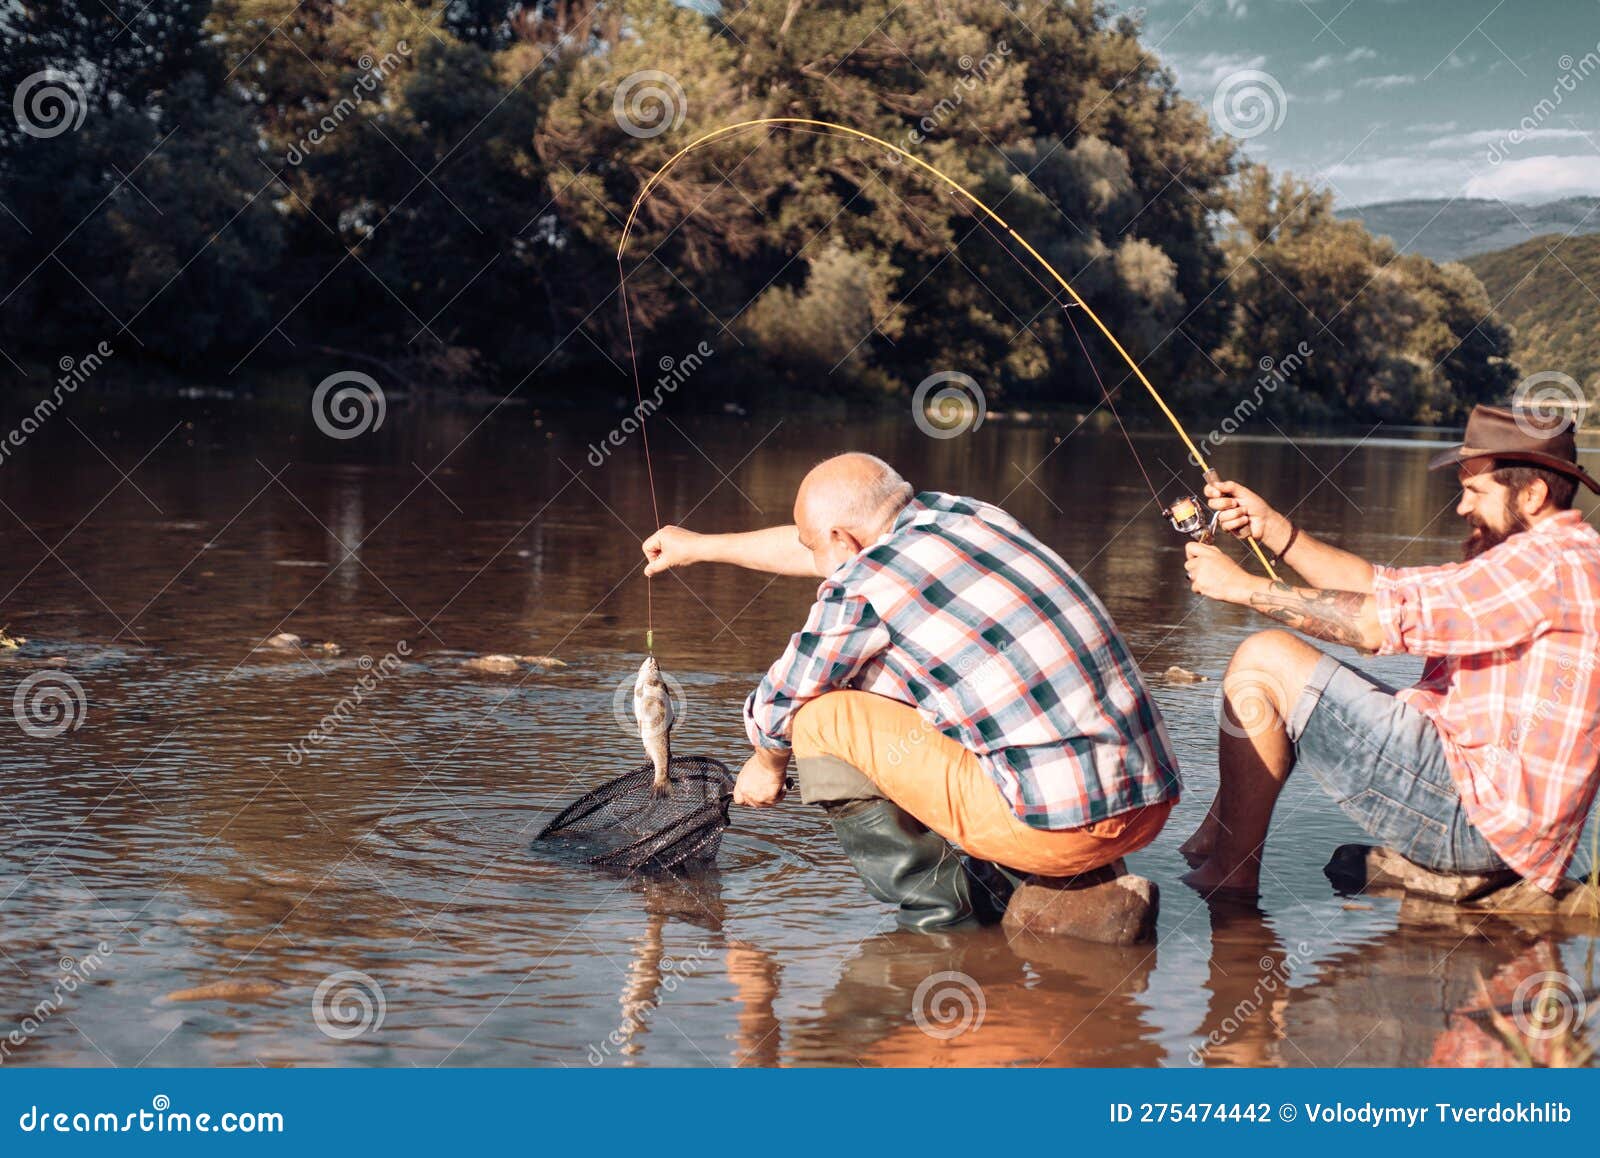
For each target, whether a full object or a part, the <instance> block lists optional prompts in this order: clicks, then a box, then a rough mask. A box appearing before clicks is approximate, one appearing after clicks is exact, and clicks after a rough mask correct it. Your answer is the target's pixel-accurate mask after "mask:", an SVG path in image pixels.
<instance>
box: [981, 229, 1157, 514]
mask: <svg viewBox="0 0 1600 1158" xmlns="http://www.w3.org/2000/svg"><path fill="white" fill-rule="evenodd" d="M973 220H974V221H975V222H976V223H977V225H978V227H979V228H981V229H982V230H983V231H984V233H985V234H986V235H988V237H989V238H991V239H992V240H993V241H994V243H995V244H996V245H997V246H999V247H1000V249H1001V250H1002V251H1003V252H1004V253H1005V255H1006V256H1007V257H1009V258H1010V259H1011V260H1012V261H1014V262H1016V263H1017V265H1018V266H1020V267H1021V269H1022V271H1023V272H1024V273H1026V274H1027V275H1028V276H1029V277H1030V278H1032V279H1033V283H1034V284H1035V285H1036V286H1038V287H1039V288H1040V289H1042V290H1044V292H1045V293H1046V294H1047V295H1048V296H1049V298H1050V301H1051V302H1052V303H1054V304H1055V305H1057V306H1059V307H1060V308H1061V314H1062V316H1063V317H1064V318H1066V319H1067V325H1069V326H1071V327H1072V336H1073V337H1074V338H1076V339H1077V340H1078V349H1079V350H1080V351H1082V353H1083V360H1084V362H1085V363H1087V364H1088V367H1089V372H1090V373H1091V374H1093V375H1094V381H1095V385H1096V386H1098V387H1099V388H1100V397H1101V400H1102V401H1104V402H1105V404H1106V408H1107V409H1108V410H1110V411H1111V417H1113V418H1115V419H1116V421H1117V429H1118V430H1120V431H1122V438H1123V441H1124V442H1126V443H1127V444H1128V453H1129V454H1130V455H1131V456H1132V457H1133V462H1134V465H1135V466H1137V467H1138V468H1139V473H1140V474H1141V475H1143V476H1144V485H1145V486H1147V487H1149V488H1150V497H1151V498H1153V499H1154V500H1155V502H1156V506H1157V507H1160V506H1161V503H1162V499H1161V492H1160V491H1159V490H1157V489H1156V484H1155V482H1154V481H1153V480H1152V479H1151V478H1150V472H1149V471H1148V470H1146V469H1145V465H1144V456H1143V455H1141V454H1140V453H1139V448H1138V447H1136V446H1134V444H1133V436H1132V435H1130V434H1129V433H1128V427H1127V426H1126V424H1124V423H1123V421H1122V414H1121V413H1120V412H1119V411H1118V410H1117V404H1116V402H1115V401H1113V400H1112V397H1111V391H1110V390H1109V389H1107V387H1106V383H1105V379H1104V378H1102V377H1101V376H1100V367H1098V366H1096V365H1095V361H1094V358H1093V357H1092V356H1091V355H1090V353H1089V346H1088V343H1086V342H1085V341H1084V340H1083V334H1082V333H1081V332H1079V330H1078V323H1077V322H1076V321H1074V320H1073V318H1072V311H1073V310H1075V309H1077V308H1078V307H1077V306H1075V305H1073V304H1072V303H1071V302H1064V301H1062V300H1061V297H1060V295H1059V294H1057V293H1055V292H1053V291H1052V290H1051V289H1050V287H1049V286H1047V285H1045V283H1044V282H1043V281H1041V280H1040V278H1039V275H1038V274H1036V273H1034V272H1033V270H1031V269H1029V268H1028V265H1027V263H1026V262H1024V261H1023V260H1022V259H1021V258H1020V257H1018V256H1017V254H1016V251H1015V250H1013V249H1012V248H1011V247H1010V246H1009V245H1007V244H1006V242H1005V239H1004V238H1002V237H1000V236H999V235H998V234H996V233H995V231H994V230H992V229H990V228H989V226H988V224H987V223H986V222H985V221H984V220H983V218H981V217H976V218H973ZM1030 324H1031V323H1030ZM1024 328H1028V327H1026V326H1025V327H1024ZM1121 388H1122V387H1121V386H1120V385H1119V386H1118V387H1117V389H1119V390H1120V389H1121Z"/></svg>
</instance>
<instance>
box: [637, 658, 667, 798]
mask: <svg viewBox="0 0 1600 1158" xmlns="http://www.w3.org/2000/svg"><path fill="white" fill-rule="evenodd" d="M633 715H634V718H635V719H636V720H638V721H639V738H640V739H641V740H643V741H644V750H645V755H647V756H649V757H650V763H651V764H653V765H655V769H656V775H655V779H653V780H652V781H651V782H650V792H651V794H652V795H655V796H665V795H667V794H668V793H669V792H671V791H672V785H671V784H670V783H669V782H668V780H667V764H668V762H669V761H670V760H671V759H672V736H671V733H672V725H673V722H674V721H673V715H672V697H671V696H670V695H669V694H668V693H667V685H666V684H664V683H662V682H661V669H660V667H658V666H657V665H656V657H655V656H653V655H647V656H645V659H644V663H642V664H640V665H639V678H638V679H636V680H634V681H633Z"/></svg>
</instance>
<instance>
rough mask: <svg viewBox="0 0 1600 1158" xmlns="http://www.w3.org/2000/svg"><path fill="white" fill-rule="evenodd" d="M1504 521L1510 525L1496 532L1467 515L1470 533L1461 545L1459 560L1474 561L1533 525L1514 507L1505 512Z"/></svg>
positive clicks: (1484, 523)
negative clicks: (1470, 528)
mask: <svg viewBox="0 0 1600 1158" xmlns="http://www.w3.org/2000/svg"><path fill="white" fill-rule="evenodd" d="M1506 519H1507V521H1508V522H1509V524H1510V525H1509V526H1507V527H1506V528H1505V529H1504V530H1497V529H1496V528H1494V527H1491V526H1490V525H1489V524H1488V523H1486V522H1484V521H1483V520H1482V519H1481V518H1479V517H1478V516H1477V515H1468V516H1467V522H1468V523H1469V524H1470V525H1471V527H1472V533H1471V534H1470V535H1468V536H1467V541H1466V542H1465V543H1462V544H1461V558H1462V559H1463V560H1467V559H1476V558H1477V557H1478V556H1479V555H1481V554H1483V553H1484V552H1485V551H1489V550H1492V549H1494V548H1495V547H1498V546H1499V545H1500V544H1501V543H1504V542H1505V541H1506V540H1507V539H1509V538H1511V536H1512V535H1515V534H1517V533H1518V532H1521V531H1526V530H1527V529H1528V528H1529V527H1530V526H1532V525H1533V524H1531V523H1530V522H1528V519H1527V516H1526V515H1524V514H1523V513H1522V512H1521V511H1519V510H1517V509H1516V508H1515V507H1513V508H1512V509H1511V510H1509V511H1507V512H1506Z"/></svg>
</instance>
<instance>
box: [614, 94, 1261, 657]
mask: <svg viewBox="0 0 1600 1158" xmlns="http://www.w3.org/2000/svg"><path fill="white" fill-rule="evenodd" d="M754 128H774V129H794V130H801V131H810V132H817V133H819V134H821V135H830V134H831V135H834V136H841V137H846V138H853V139H855V140H860V141H865V142H867V143H868V144H871V145H876V146H877V147H878V148H880V149H885V150H887V151H888V152H889V153H891V154H892V155H894V156H896V157H899V158H900V159H901V160H904V161H908V162H910V163H911V164H912V165H914V166H915V167H916V168H918V169H920V170H922V171H923V172H925V173H927V174H928V175H929V176H931V177H933V178H934V179H935V180H937V181H939V182H940V183H942V184H943V185H945V186H946V187H947V188H949V189H950V190H951V191H952V192H953V193H955V194H957V195H958V196H960V197H963V198H965V199H966V200H967V201H968V202H970V203H971V205H972V206H973V208H974V209H976V210H977V211H978V212H979V213H981V214H982V215H983V217H986V218H988V219H989V220H990V221H992V222H993V223H994V224H995V225H996V226H998V227H999V228H1000V229H1002V230H1004V231H1005V233H1006V235H1007V236H1008V237H1010V238H1011V239H1012V240H1013V241H1015V242H1016V243H1017V245H1019V246H1021V247H1022V249H1023V250H1024V251H1025V252H1026V253H1027V254H1028V256H1030V257H1031V258H1033V259H1034V261H1036V262H1038V263H1039V265H1040V266H1041V267H1042V268H1043V269H1044V271H1045V272H1046V273H1047V274H1049V275H1050V277H1051V278H1052V279H1053V280H1054V281H1055V283H1056V284H1057V285H1059V286H1060V287H1061V288H1062V289H1063V290H1064V291H1066V294H1067V296H1068V297H1069V298H1070V299H1071V305H1072V306H1074V307H1076V308H1077V309H1080V310H1082V311H1083V313H1084V315H1085V316H1086V317H1087V318H1088V319H1089V320H1090V321H1092V322H1093V323H1094V324H1095V327H1096V328H1097V329H1098V330H1099V331H1100V332H1101V333H1102V334H1104V335H1105V337H1106V340H1107V341H1108V342H1110V343H1111V347H1112V349H1114V350H1116V352H1117V353H1118V354H1119V355H1120V356H1121V358H1122V360H1123V361H1124V362H1125V363H1127V366H1128V369H1129V370H1130V371H1131V372H1132V373H1133V376H1134V377H1135V378H1137V379H1138V380H1139V384H1140V385H1141V386H1143V387H1144V388H1145V390H1146V391H1148V392H1149V395H1150V397H1151V398H1152V399H1153V400H1154V401H1155V404H1156V407H1157V408H1158V409H1159V410H1160V411H1161V413H1162V414H1163V415H1164V416H1165V417H1166V419H1167V421H1168V422H1169V423H1171V424H1172V428H1173V430H1175V431H1177V433H1178V437H1179V438H1180V439H1182V441H1183V445H1184V447H1185V449H1187V450H1188V452H1189V454H1190V456H1191V457H1192V458H1193V460H1194V462H1195V465H1196V466H1198V467H1199V468H1200V470H1201V472H1202V474H1203V476H1204V478H1205V480H1206V482H1208V483H1215V482H1218V481H1219V479H1220V476H1219V475H1218V473H1217V471H1216V470H1215V469H1214V468H1213V467H1212V466H1211V464H1210V463H1208V462H1207V461H1206V458H1205V456H1204V455H1203V454H1201V453H1200V448H1199V447H1198V446H1196V445H1195V443H1194V440H1193V439H1192V438H1190V437H1189V432H1188V431H1187V430H1185V429H1184V427H1183V423H1182V422H1180V421H1179V420H1178V416H1177V415H1176V414H1174V413H1173V412H1172V408H1171V407H1170V406H1168V405H1167V401H1166V399H1165V398H1163V397H1162V396H1161V392H1160V391H1159V390H1157V389H1156V387H1155V384H1154V383H1153V382H1151V381H1150V379H1149V378H1148V377H1147V376H1146V375H1145V372H1144V371H1143V370H1142V369H1141V368H1140V367H1139V363H1138V362H1136V361H1134V359H1133V356H1132V355H1131V354H1129V353H1128V351H1127V349H1126V347H1124V346H1123V344H1122V343H1121V342H1119V341H1118V340H1117V336H1116V335H1115V334H1113V333H1112V332H1111V328H1110V327H1109V326H1107V325H1106V323H1105V322H1104V321H1103V320H1102V319H1101V317H1100V315H1099V314H1097V313H1095V311H1094V308H1093V307H1092V306H1090V305H1089V303H1088V302H1087V301H1085V300H1084V299H1083V296H1082V295H1081V294H1079V293H1078V291H1077V290H1076V289H1075V288H1073V285H1072V283H1071V282H1069V281H1067V279H1066V278H1065V277H1063V276H1062V275H1061V273H1060V271H1059V270H1057V269H1056V267H1055V266H1053V265H1051V264H1050V262H1049V261H1048V260H1047V259H1046V258H1045V256H1044V255H1043V254H1041V253H1040V252H1039V251H1038V250H1037V249H1035V248H1034V247H1033V246H1032V245H1031V244H1029V242H1028V239H1027V238H1025V237H1023V236H1022V235H1021V234H1020V233H1018V232H1017V231H1016V230H1015V229H1013V228H1012V227H1011V225H1010V223H1009V222H1007V221H1006V220H1005V218H1003V217H1001V216H1000V214H999V213H998V212H996V211H995V210H994V209H993V208H991V207H990V206H989V204H988V203H987V202H985V201H984V200H983V199H982V198H981V197H979V196H978V195H977V194H976V193H974V192H973V191H972V190H970V189H968V188H967V187H966V186H965V185H963V184H961V182H959V181H957V180H956V179H955V178H954V177H951V176H950V175H949V174H948V173H946V172H944V171H943V170H942V169H939V168H937V167H936V166H934V165H931V164H929V163H928V162H927V161H924V160H923V159H922V158H921V157H918V156H916V155H915V154H913V153H910V152H907V151H906V150H905V149H902V148H900V146H898V145H896V144H893V143H892V142H889V141H886V140H884V139H883V138H882V137H878V136H874V135H873V134H871V133H868V132H864V131H863V130H861V129H857V128H852V127H851V126H849V125H842V124H839V123H837V122H836V121H824V120H816V119H814V118H810V117H757V118H754V119H752V120H745V121H738V122H736V123H734V124H731V125H724V126H723V127H722V128H720V129H713V130H712V131H711V132H709V133H705V134H702V135H701V136H699V137H696V138H695V139H694V140H692V141H690V142H689V143H688V144H687V145H685V146H684V147H683V148H681V149H679V150H678V151H677V152H676V153H674V154H673V155H672V156H671V157H669V158H667V160H666V161H665V162H664V163H663V164H662V165H661V166H660V167H659V168H658V169H656V171H655V172H653V173H652V174H650V177H649V179H648V180H646V181H645V183H644V185H643V186H641V187H640V189H639V193H638V195H637V196H636V197H635V198H634V200H633V206H632V208H630V209H629V211H628V217H627V220H626V221H625V222H624V223H623V226H622V237H621V239H620V240H619V241H618V243H617V279H618V289H619V290H620V292H621V296H622V312H623V317H624V319H625V321H626V325H627V332H628V354H629V357H630V360H631V361H632V363H633V381H634V390H635V392H636V393H638V395H639V400H640V403H641V404H642V403H643V401H644V392H643V386H642V385H641V383H640V380H639V361H638V358H637V356H636V355H635V354H634V349H633V322H632V319H631V317H630V316H629V311H628V288H627V273H626V271H625V269H624V267H623V264H622V262H623V256H624V254H625V253H626V252H627V248H628V239H629V237H630V236H631V235H632V233H633V225H634V222H635V221H636V220H638V217H639V210H640V209H641V208H642V207H643V205H644V203H645V201H646V200H647V199H648V198H649V196H650V194H651V193H652V192H653V191H654V190H655V188H656V186H657V185H659V184H660V183H661V181H662V179H663V178H664V177H665V176H666V175H667V173H668V172H669V171H671V169H672V168H673V167H674V166H675V165H677V163H678V162H679V161H681V160H683V158H685V157H687V156H688V155H689V154H690V153H693V152H694V151H695V150H697V149H700V148H703V147H704V146H706V145H709V144H711V143H712V142H714V141H717V140H720V139H722V138H724V137H728V136H732V135H733V134H735V133H740V132H744V131H745V130H748V129H754ZM980 220H981V218H980ZM1006 248H1007V252H1008V253H1009V252H1011V251H1010V249H1009V247H1006ZM1012 256H1013V257H1015V256H1016V255H1015V254H1014V253H1013V254H1012ZM1047 288H1048V287H1047ZM1063 304H1065V303H1063ZM1074 332H1076V327H1075V326H1074ZM1080 342H1081V338H1080ZM1084 353H1085V356H1086V357H1087V354H1088V350H1087V348H1085V350H1084ZM1092 364H1093V363H1092V360H1091V367H1092ZM1098 378H1099V375H1098V373H1096V379H1097V380H1098ZM1100 387H1101V392H1102V393H1103V394H1104V395H1105V400H1106V402H1107V403H1108V404H1110V403H1111V394H1110V391H1109V390H1107V389H1106V387H1105V384H1104V382H1101V384H1100ZM1112 409H1113V413H1115V406H1114V405H1113V406H1112ZM1118 422H1119V424H1120V422H1121V419H1120V417H1119V418H1118ZM642 433H643V430H642V427H641V434H642ZM1129 448H1130V450H1131V449H1132V442H1131V440H1130V442H1129ZM644 449H645V466H646V470H647V472H648V471H650V443H649V440H648V436H646V437H645V441H644ZM1134 455H1135V458H1137V457H1138V453H1137V451H1135V452H1134ZM1141 469H1142V464H1141ZM1147 477H1148V476H1147ZM1151 489H1152V491H1153V490H1154V489H1155V488H1154V486H1153V484H1152V486H1151ZM650 495H651V501H652V502H654V501H655V477H654V474H653V473H651V474H650ZM1156 501H1157V502H1158V503H1159V502H1160V501H1161V498H1160V495H1159V493H1158V494H1157V495H1156ZM1162 514H1163V515H1165V516H1166V517H1167V519H1168V520H1169V521H1170V522H1171V523H1172V526H1173V527H1174V528H1175V529H1176V530H1178V531H1179V532H1181V533H1183V534H1186V535H1188V536H1189V537H1190V538H1191V539H1194V540H1196V541H1198V542H1210V541H1211V539H1212V537H1213V535H1214V529H1215V526H1216V518H1215V516H1213V518H1212V519H1211V520H1210V522H1209V523H1207V522H1206V520H1205V518H1204V515H1203V514H1202V508H1201V504H1200V501H1199V499H1197V498H1195V497H1193V496H1185V497H1183V498H1180V499H1179V500H1177V501H1176V502H1174V503H1173V504H1172V505H1171V506H1170V507H1166V508H1164V509H1163V510H1162ZM656 521H657V523H658V524H659V523H660V513H659V510H658V511H657V517H656ZM1245 541H1246V542H1247V543H1249V544H1250V549H1251V550H1252V551H1254V552H1255V555H1256V558H1257V559H1259V560H1260V561H1261V566H1262V567H1263V568H1265V569H1266V572H1267V574H1268V575H1269V576H1270V577H1271V578H1272V579H1274V580H1276V579H1277V578H1278V573H1277V572H1276V571H1275V570H1273V567H1272V563H1271V561H1270V560H1269V559H1268V558H1267V556H1266V552H1264V551H1263V550H1262V549H1261V544H1260V543H1259V542H1257V541H1256V540H1255V539H1254V538H1251V537H1249V536H1245ZM647 639H650V640H652V641H653V639H654V631H653V629H651V630H650V631H648V633H647Z"/></svg>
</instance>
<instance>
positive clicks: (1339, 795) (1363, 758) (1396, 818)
mask: <svg viewBox="0 0 1600 1158" xmlns="http://www.w3.org/2000/svg"><path fill="white" fill-rule="evenodd" d="M1287 731H1288V735H1289V739H1290V740H1291V741H1292V742H1293V744H1294V746H1295V767H1296V768H1303V769H1305V770H1306V771H1308V772H1310V773H1311V775H1312V776H1314V777H1316V779H1317V782H1318V783H1319V784H1321V785H1322V787H1323V790H1324V791H1325V792H1327V793H1328V795H1330V796H1332V797H1333V798H1334V799H1335V800H1336V801H1338V802H1339V807H1340V808H1342V809H1344V811H1345V813H1346V814H1347V815H1348V816H1349V817H1350V818H1351V819H1352V820H1354V821H1355V822H1356V823H1357V824H1358V825H1360V826H1361V827H1362V829H1364V830H1365V831H1366V833H1367V834H1368V835H1369V836H1371V837H1372V838H1373V839H1374V840H1376V841H1378V842H1379V843H1380V844H1382V845H1385V846H1386V847H1388V848H1392V849H1394V851H1396V852H1398V853H1399V854H1400V855H1401V856H1403V857H1405V858H1406V859H1407V860H1409V861H1413V862H1415V863H1417V864H1420V865H1422V866H1423V867H1425V868H1430V869H1433V870H1435V871H1438V872H1455V873H1467V872H1473V873H1476V872H1489V871H1493V870H1497V869H1502V868H1504V867H1505V862H1504V861H1502V860H1501V859H1500V857H1499V856H1498V855H1496V853H1495V851H1494V849H1492V848H1491V847H1490V846H1489V843H1488V841H1486V840H1484V838H1483V835H1482V834H1481V833H1479V831H1478V830H1477V829H1476V828H1474V827H1473V826H1472V825H1471V823H1469V822H1468V820H1467V816H1466V811H1465V809H1464V807H1463V806H1462V803H1461V794H1460V793H1459V792H1458V791H1457V790H1456V787H1455V783H1454V781H1453V780H1452V779H1451V776H1450V767H1449V765H1448V764H1447V763H1446V762H1445V755H1444V741H1443V740H1442V739H1441V738H1440V736H1439V730H1438V728H1436V727H1434V725H1433V721H1431V720H1430V719H1428V717H1427V716H1425V715H1423V714H1422V713H1421V712H1419V711H1417V710H1416V709H1415V708H1413V707H1411V706H1410V705H1409V704H1406V703H1403V702H1401V701H1400V700H1399V699H1397V698H1396V697H1395V690H1394V689H1393V688H1391V687H1389V686H1387V685H1386V684H1382V683H1379V682H1378V681H1377V680H1375V679H1373V678H1372V677H1371V676H1368V675H1365V674H1363V673H1362V672H1359V671H1357V670H1356V669H1355V668H1353V667H1349V666H1347V665H1345V664H1342V663H1340V662H1339V661H1338V660H1336V659H1334V658H1333V657H1332V656H1327V655H1325V656H1323V657H1322V659H1321V661H1320V662H1319V663H1318V664H1317V666H1316V669H1315V670H1314V671H1313V672H1312V673H1311V679H1310V680H1308V681H1307V682H1306V686H1305V690H1304V691H1303V692H1301V694H1300V699H1299V701H1298V702H1296V704H1295V707H1294V712H1293V713H1292V714H1291V715H1290V717H1289V721H1288V725H1287Z"/></svg>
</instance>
